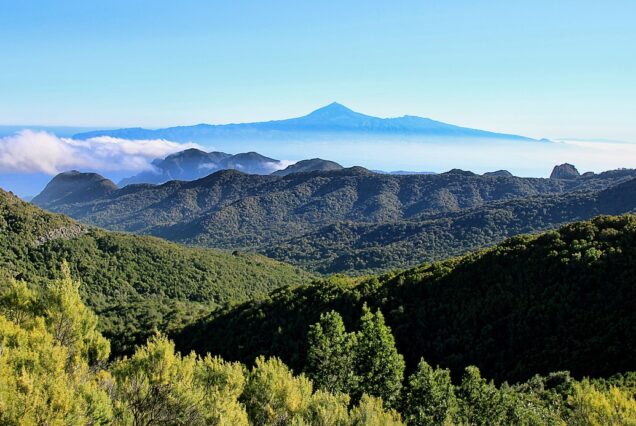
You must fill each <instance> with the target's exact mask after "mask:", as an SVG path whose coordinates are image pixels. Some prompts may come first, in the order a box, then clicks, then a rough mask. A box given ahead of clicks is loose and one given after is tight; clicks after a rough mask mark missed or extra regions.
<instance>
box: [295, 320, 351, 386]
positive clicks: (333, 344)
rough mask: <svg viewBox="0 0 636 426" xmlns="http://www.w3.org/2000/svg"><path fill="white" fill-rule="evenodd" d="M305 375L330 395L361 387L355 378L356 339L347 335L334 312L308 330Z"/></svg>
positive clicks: (341, 322) (349, 334)
mask: <svg viewBox="0 0 636 426" xmlns="http://www.w3.org/2000/svg"><path fill="white" fill-rule="evenodd" d="M307 338H308V339H309V340H308V342H307V344H308V348H309V349H308V351H309V352H308V354H307V365H306V367H305V372H306V374H307V376H308V377H309V378H310V379H311V380H312V381H313V382H314V384H315V385H316V386H317V387H318V388H320V389H324V390H325V391H327V392H331V393H339V392H343V393H350V392H351V391H353V390H355V389H356V388H357V386H358V380H359V377H358V376H357V374H356V369H355V367H356V366H355V362H356V347H357V335H356V334H355V333H347V331H346V330H345V325H344V322H343V320H342V317H341V316H340V315H339V314H338V313H337V312H335V311H330V312H327V313H325V314H322V315H321V316H320V321H319V322H317V323H316V324H313V325H312V326H310V327H309V333H308V337H307Z"/></svg>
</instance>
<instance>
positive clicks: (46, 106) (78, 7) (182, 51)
mask: <svg viewBox="0 0 636 426" xmlns="http://www.w3.org/2000/svg"><path fill="white" fill-rule="evenodd" d="M634 17H636V2H634V1H632V0H629V1H628V0H607V1H603V2H600V1H590V0H577V1H574V0H559V1H554V0H551V1H547V0H533V1H509V0H507V1H504V0H500V1H495V0H480V1H474V0H470V1H469V0H420V1H410V0H405V1H399V2H390V1H374V0H366V1H358V0H349V1H331V0H326V1H324V0H323V1H319V2H305V1H283V0H271V1H251V2H248V1H241V0H236V1H232V2H227V1H226V2H220V1H210V0H208V1H194V0H193V1H188V0H183V1H179V2H175V1H161V0H152V1H147V0H126V1H122V0H109V1H102V2H95V1H85V0H83V1H69V0H56V1H51V0H49V1H42V0H28V1H14V0H0V126H12V127H3V128H0V186H1V187H3V188H9V189H15V190H16V191H18V192H19V193H22V194H27V193H34V192H37V191H38V190H39V189H41V187H42V186H43V184H44V183H46V180H48V179H50V175H51V174H53V173H55V172H57V171H61V170H64V169H66V168H70V167H79V168H82V169H83V170H84V169H85V168H88V166H87V165H88V164H95V167H93V169H96V170H97V171H101V172H104V173H106V174H109V173H110V175H109V176H123V175H125V174H126V173H128V175H130V174H131V173H130V172H132V171H138V170H140V169H143V168H147V167H149V163H150V161H151V160H152V156H153V155H154V154H155V153H157V152H160V153H169V152H173V151H176V150H179V149H182V148H184V147H185V146H181V145H171V142H170V141H154V142H152V141H141V142H140V143H141V145H142V146H144V147H146V148H148V149H146V151H143V152H137V153H136V154H134V155H132V157H131V154H130V144H129V143H128V142H127V141H114V140H110V141H103V140H102V141H92V144H91V145H79V144H78V142H77V141H73V140H72V139H69V138H68V136H69V135H70V134H73V133H74V131H75V130H77V129H75V128H77V127H88V128H111V127H137V126H141V127H150V128H156V127H168V126H174V125H188V124H196V123H202V122H205V123H214V124H217V123H230V122H251V121H263V120H270V119H282V118H288V117H296V116H301V115H304V114H306V113H308V112H310V111H312V110H314V109H316V108H318V107H321V106H323V105H326V104H328V103H331V102H333V101H337V102H340V103H342V104H344V105H346V106H348V107H350V108H352V109H353V110H355V111H359V112H362V113H365V114H370V115H374V116H380V117H394V116H401V115H405V114H408V115H418V116H422V117H429V118H433V119H435V120H440V121H443V122H447V123H452V124H457V125H461V126H466V127H472V128H478V129H484V130H491V131H496V132H502V133H512V134H519V135H524V136H528V137H532V138H537V139H539V138H549V139H551V140H555V141H562V140H566V141H570V142H567V145H563V144H561V145H558V146H554V147H551V148H550V149H549V150H548V151H545V150H543V149H535V150H533V151H532V152H530V151H528V150H525V149H524V150H521V149H519V147H517V148H515V150H514V151H509V150H501V149H499V147H488V149H481V148H479V149H472V150H471V149H463V148H462V151H461V152H458V151H457V149H455V151H453V149H451V148H448V147H445V146H437V147H435V148H430V147H429V148H425V147H421V146H411V145H408V144H405V145H403V146H401V147H396V146H394V145H390V146H374V147H370V148H369V149H365V150H361V149H360V147H359V145H355V144H349V145H347V144H346V142H347V141H335V143H334V145H333V146H330V147H329V146H313V147H307V146H278V147H277V149H272V150H270V151H269V152H262V153H263V154H265V155H269V156H276V157H277V158H280V159H283V160H284V159H287V160H299V159H302V158H306V157H307V156H309V155H315V156H322V157H324V158H330V159H333V160H336V161H340V162H342V163H343V164H345V165H354V164H356V163H357V164H360V165H363V166H366V167H369V168H381V169H386V170H388V169H403V170H404V169H410V170H431V171H444V170H447V169H449V168H452V167H461V168H466V169H470V170H474V171H478V172H479V171H486V170H489V169H493V168H495V167H497V168H508V169H510V170H511V171H513V172H516V173H518V174H521V175H533V176H546V175H548V174H549V169H550V165H552V164H557V163H558V162H561V161H566V160H568V159H574V161H578V162H579V163H580V167H581V168H582V169H589V170H594V171H601V170H605V169H608V168H616V167H636V155H634V154H636V149H635V148H634V147H635V146H636V145H634V146H631V145H630V144H624V143H623V142H631V143H634V144H636V125H634V117H636V78H635V77H634V76H636V25H634ZM37 126H70V127H73V128H74V129H73V131H71V130H70V129H66V130H64V129H61V128H57V129H53V130H50V129H49V128H48V127H45V128H44V129H45V130H46V129H49V133H42V132H40V131H41V130H42V128H41V127H37ZM23 128H29V129H31V131H30V133H29V132H27V133H24V132H23V133H16V131H19V130H20V129H23ZM3 129H4V131H3ZM598 140H603V141H604V142H602V143H601V142H598ZM587 141H595V142H591V143H590V142H587ZM608 141H615V142H620V143H613V142H608ZM151 145H152V146H151ZM360 152H363V153H364V155H362V156H360ZM69 153H71V154H69ZM68 155H71V157H72V159H73V161H68V159H67V156H68ZM530 159H531V160H532V162H533V163H532V165H533V167H529V160H530ZM56 161H57V162H56ZM130 165H137V168H136V169H135V170H132V169H130V170H129V169H126V170H124V168H125V167H128V166H130ZM130 167H132V166H130Z"/></svg>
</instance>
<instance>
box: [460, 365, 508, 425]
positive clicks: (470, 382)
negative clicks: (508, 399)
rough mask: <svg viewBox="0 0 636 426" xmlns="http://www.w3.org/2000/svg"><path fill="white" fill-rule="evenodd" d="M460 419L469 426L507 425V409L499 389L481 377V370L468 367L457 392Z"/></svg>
mask: <svg viewBox="0 0 636 426" xmlns="http://www.w3.org/2000/svg"><path fill="white" fill-rule="evenodd" d="M457 398H458V402H459V417H460V420H461V422H462V423H464V424H469V425H500V424H505V423H504V418H505V412H506V408H505V406H504V404H503V399H502V397H501V394H500V392H499V390H498V389H497V387H495V385H494V384H493V383H492V382H490V383H489V382H487V381H486V379H484V378H482V377H481V374H480V372H479V369H478V368H477V367H474V366H470V367H466V370H465V371H464V376H463V377H462V382H461V385H460V386H459V389H458V391H457Z"/></svg>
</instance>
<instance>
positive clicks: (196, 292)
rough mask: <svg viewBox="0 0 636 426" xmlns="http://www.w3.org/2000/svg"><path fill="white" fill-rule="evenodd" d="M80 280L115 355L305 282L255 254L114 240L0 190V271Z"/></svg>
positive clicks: (39, 280)
mask: <svg viewBox="0 0 636 426" xmlns="http://www.w3.org/2000/svg"><path fill="white" fill-rule="evenodd" d="M65 262H67V263H68V267H69V269H70V272H71V275H72V276H73V277H76V278H77V277H80V276H81V284H80V294H81V296H82V299H83V300H84V301H85V302H86V303H87V304H88V305H89V306H90V307H91V308H92V309H93V310H94V311H95V312H96V313H97V314H98V315H99V316H100V318H101V320H102V321H101V331H103V333H104V334H105V335H106V336H107V337H108V338H109V339H110V340H111V342H112V344H113V352H114V353H115V354H121V353H131V352H132V350H133V349H134V346H135V345H136V344H141V343H143V342H144V341H145V340H146V338H147V337H149V336H151V335H152V334H153V332H154V331H155V330H160V331H163V332H166V333H172V332H174V331H175V330H178V329H179V328H181V327H183V325H184V324H187V323H190V322H192V321H193V320H194V319H196V318H198V317H199V316H201V315H203V314H204V313H207V312H209V311H210V310H211V309H213V308H214V307H216V306H219V305H221V304H226V303H230V302H233V303H234V302H240V301H244V300H248V299H250V298H252V297H256V296H259V295H263V294H266V293H268V292H269V291H271V290H273V289H275V288H278V287H280V286H283V285H286V284H301V283H304V282H307V281H308V280H309V279H310V276H309V275H308V274H306V273H304V272H302V271H300V270H298V269H296V268H293V267H290V266H288V265H285V264H281V263H279V262H276V261H273V260H270V259H267V258H264V257H262V256H258V255H252V254H238V255H231V254H230V253H225V252H221V251H216V250H206V249H195V248H187V247H180V246H177V245H175V244H172V243H168V242H165V241H161V240H158V239H156V238H151V237H139V236H133V235H124V234H117V233H109V232H105V231H101V230H98V229H93V228H88V227H84V226H82V225H79V224H78V223H76V222H74V221H72V220H70V219H68V218H65V217H63V216H60V215H55V214H50V213H46V212H43V211H42V210H40V209H38V208H37V207H34V206H32V205H30V204H28V203H24V202H23V201H21V200H19V199H18V198H17V197H15V196H12V195H11V194H8V193H5V192H2V191H0V267H2V268H3V269H4V270H5V274H7V275H9V276H11V277H14V276H17V277H20V278H22V279H25V280H27V281H29V282H30V283H31V284H32V285H33V286H36V287H38V286H42V285H44V284H45V283H46V282H47V280H49V279H55V278H60V277H63V274H62V273H61V272H60V271H61V270H62V265H63V264H64V263H65Z"/></svg>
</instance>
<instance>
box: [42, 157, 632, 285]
mask: <svg viewBox="0 0 636 426" xmlns="http://www.w3.org/2000/svg"><path fill="white" fill-rule="evenodd" d="M635 176H636V171H634V170H612V171H607V172H603V173H600V174H592V175H589V176H585V177H579V178H577V179H540V178H521V177H515V176H510V175H509V176H482V175H477V174H474V173H471V172H468V171H462V170H451V171H449V172H446V173H441V174H434V175H386V174H379V173H373V172H371V171H369V170H366V169H364V168H362V167H352V168H348V169H342V170H335V171H313V172H306V173H292V174H289V175H287V176H258V175H248V174H244V173H241V172H238V171H236V170H222V171H219V172H216V173H213V174H211V175H209V176H206V177H204V178H202V179H199V180H195V181H190V182H184V181H170V182H167V183H165V184H162V185H148V184H140V185H129V186H126V187H124V188H121V189H116V188H115V187H114V184H112V182H110V183H109V181H107V180H106V179H105V178H103V177H101V176H98V175H95V174H91V173H75V174H68V173H66V174H60V175H58V176H57V177H55V178H54V179H53V180H52V181H51V183H50V184H49V185H48V186H47V188H46V189H45V190H44V191H43V192H42V193H41V194H40V195H39V196H38V197H36V198H35V199H34V200H33V201H34V203H36V204H38V205H40V206H42V207H43V208H46V209H48V210H52V211H56V212H59V213H64V214H68V215H69V216H71V217H73V218H75V219H77V220H79V221H81V222H83V223H87V224H91V225H96V226H100V227H103V228H106V229H110V230H114V231H128V232H134V233H137V234H150V235H154V236H158V237H161V238H165V239H168V240H171V241H175V242H179V243H185V244H192V245H197V246H203V247H213V248H222V249H231V250H241V251H256V252H259V253H262V254H264V255H266V256H268V257H271V258H274V259H278V260H281V261H284V262H289V263H292V264H294V265H297V266H300V267H302V268H303V269H305V270H309V271H313V272H317V273H321V274H332V273H347V274H350V275H360V274H368V273H381V272H384V271H387V270H391V269H395V268H400V269H404V268H408V267H412V266H416V265H418V264H420V263H422V262H425V261H429V262H430V261H436V260H443V259H447V258H449V257H451V256H459V255H463V254H466V253H468V252H470V251H473V250H477V249H481V248H484V247H489V246H492V245H494V244H497V243H499V242H501V241H503V240H504V239H506V238H508V237H512V236H514V235H519V234H524V233H530V232H541V231H546V230H550V229H554V228H557V227H559V226H561V225H563V224H565V223H570V222H573V221H576V220H587V219H591V218H593V217H594V216H597V215H600V214H624V213H630V212H634V211H635V210H636V204H635V202H634V200H636V198H634V196H633V195H634V193H635V192H636V180H634V177H635Z"/></svg>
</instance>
